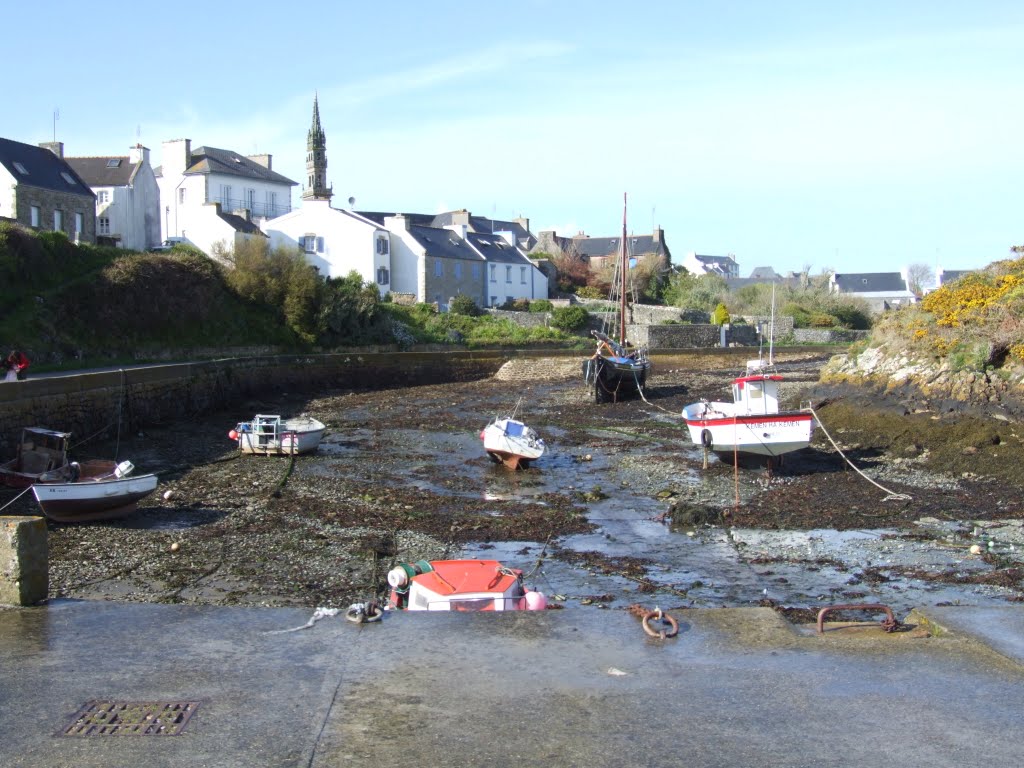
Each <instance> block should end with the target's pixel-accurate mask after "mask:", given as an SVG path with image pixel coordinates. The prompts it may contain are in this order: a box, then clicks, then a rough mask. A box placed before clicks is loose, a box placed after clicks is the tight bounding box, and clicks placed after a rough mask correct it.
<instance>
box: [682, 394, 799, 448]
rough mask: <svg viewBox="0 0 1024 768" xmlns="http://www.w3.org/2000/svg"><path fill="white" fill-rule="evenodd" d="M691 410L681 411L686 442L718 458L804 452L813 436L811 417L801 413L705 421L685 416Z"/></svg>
mask: <svg viewBox="0 0 1024 768" xmlns="http://www.w3.org/2000/svg"><path fill="white" fill-rule="evenodd" d="M698 405H699V407H703V406H702V404H698ZM691 407H693V406H688V407H687V408H686V409H684V411H683V418H684V419H685V420H686V427H687V430H688V431H689V434H690V440H691V441H692V442H693V443H694V445H700V446H703V447H704V448H706V449H707V450H709V451H712V452H713V453H715V454H718V455H719V456H728V455H730V454H743V455H745V456H765V457H768V458H773V457H776V456H782V455H783V454H786V453H792V452H793V451H799V450H801V449H803V448H806V447H807V446H809V445H810V444H811V439H812V438H813V436H814V427H815V420H814V416H813V415H812V414H810V413H806V412H803V411H789V412H780V413H772V414H766V415H760V416H755V415H744V416H729V415H723V416H719V417H713V418H709V417H706V416H704V417H700V416H697V415H696V413H694V412H691V413H687V411H689V410H690V408H691ZM694 410H695V411H696V409H694Z"/></svg>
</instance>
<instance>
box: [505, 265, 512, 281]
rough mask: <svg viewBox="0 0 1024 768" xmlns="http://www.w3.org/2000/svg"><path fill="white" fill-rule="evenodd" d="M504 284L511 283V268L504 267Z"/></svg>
mask: <svg viewBox="0 0 1024 768" xmlns="http://www.w3.org/2000/svg"><path fill="white" fill-rule="evenodd" d="M505 282H506V283H511V282H512V267H509V266H506V267H505Z"/></svg>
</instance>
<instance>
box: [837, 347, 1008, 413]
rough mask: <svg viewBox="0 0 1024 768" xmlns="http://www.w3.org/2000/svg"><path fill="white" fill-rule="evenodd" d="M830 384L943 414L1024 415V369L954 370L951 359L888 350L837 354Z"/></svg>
mask: <svg viewBox="0 0 1024 768" xmlns="http://www.w3.org/2000/svg"><path fill="white" fill-rule="evenodd" d="M820 381H821V383H822V384H827V385H844V384H845V385H855V386H859V387H867V388H870V389H871V390H873V391H875V392H877V393H883V394H887V395H893V396H897V397H899V398H900V399H914V400H919V401H921V402H922V404H923V405H925V407H938V408H939V409H941V410H973V409H979V410H982V411H988V412H993V411H996V412H998V411H1003V412H1006V413H1014V414H1018V415H1021V414H1024V368H1022V367H1021V366H1019V365H1016V366H1007V367H1003V368H999V369H993V370H990V371H972V370H953V368H952V367H951V365H950V363H949V361H948V360H922V359H920V358H915V357H912V356H911V355H909V354H908V353H906V352H905V351H900V350H893V349H891V348H890V347H889V346H887V345H881V346H877V347H869V348H868V349H865V350H863V351H857V352H850V353H847V354H842V355H836V356H834V357H833V358H832V359H831V360H829V362H828V363H827V364H826V365H825V367H824V368H822V371H821V378H820Z"/></svg>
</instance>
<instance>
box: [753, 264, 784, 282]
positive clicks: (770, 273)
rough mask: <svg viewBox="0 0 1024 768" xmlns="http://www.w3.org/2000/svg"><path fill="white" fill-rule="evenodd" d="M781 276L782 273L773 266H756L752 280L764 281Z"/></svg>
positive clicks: (778, 278) (777, 278)
mask: <svg viewBox="0 0 1024 768" xmlns="http://www.w3.org/2000/svg"><path fill="white" fill-rule="evenodd" d="M781 278H782V275H780V274H779V273H778V272H776V271H775V270H774V269H772V268H771V267H754V270H753V271H752V272H751V273H750V279H751V280H760V281H762V282H763V281H765V280H767V281H769V282H770V281H772V280H780V279H781Z"/></svg>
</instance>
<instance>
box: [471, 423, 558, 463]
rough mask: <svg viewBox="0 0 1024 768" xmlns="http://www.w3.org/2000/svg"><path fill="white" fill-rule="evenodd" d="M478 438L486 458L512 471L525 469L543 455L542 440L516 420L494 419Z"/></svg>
mask: <svg viewBox="0 0 1024 768" xmlns="http://www.w3.org/2000/svg"><path fill="white" fill-rule="evenodd" d="M480 438H481V439H482V440H483V442H484V451H486V452H487V455H488V456H490V457H491V458H492V459H493V460H494V461H497V462H501V463H502V464H504V465H505V466H507V467H510V468H512V469H518V468H519V467H526V466H528V465H529V463H530V462H531V461H534V460H535V459H539V458H540V457H541V456H543V455H544V450H545V446H544V440H543V439H542V438H541V437H539V436H538V435H537V433H536V432H535V431H534V430H533V429H531V428H530V427H528V426H526V425H525V424H523V422H521V421H518V420H516V419H511V418H502V419H495V420H494V421H492V422H491V423H490V424H488V425H487V426H486V427H484V429H483V431H482V432H481V433H480Z"/></svg>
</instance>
